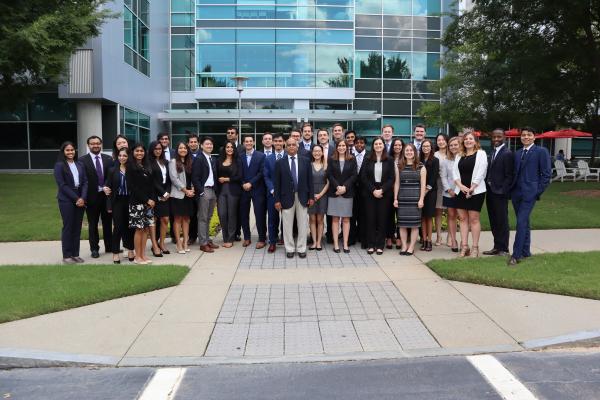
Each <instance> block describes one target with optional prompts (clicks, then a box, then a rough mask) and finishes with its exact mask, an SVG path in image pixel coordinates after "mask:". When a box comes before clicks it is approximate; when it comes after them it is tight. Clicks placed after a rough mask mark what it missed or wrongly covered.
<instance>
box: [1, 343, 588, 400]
mask: <svg viewBox="0 0 600 400" xmlns="http://www.w3.org/2000/svg"><path fill="white" fill-rule="evenodd" d="M474 358H477V357H474ZM483 358H484V359H485V360H483V361H488V362H490V361H491V362H492V364H493V363H497V368H496V367H493V368H496V369H493V368H492V369H490V370H489V371H491V372H490V374H491V375H488V376H487V378H486V377H484V375H485V373H484V372H485V367H483V370H482V369H481V368H480V367H478V366H477V365H476V363H474V362H473V361H472V359H469V358H467V357H458V356H456V357H432V358H416V359H397V360H389V361H370V362H365V361H361V362H339V363H295V364H254V365H211V366H197V367H187V368H168V369H160V368H76V367H70V368H30V369H12V370H0V399H2V400H3V399H11V400H13V399H14V400H17V399H18V400H21V399H27V400H29V399H44V400H54V399H56V400H58V399H60V400H70V399H73V400H82V399H85V400H95V399H103V400H106V399H123V400H133V399H142V400H146V399H176V400H188V399H189V400H191V399H194V400H196V399H203V400H204V399H248V400H250V399H344V400H352V399H427V400H432V399H436V400H437V399H440V400H442V399H461V400H470V399H473V400H475V399H477V400H485V399H502V398H507V399H513V398H514V399H517V398H518V399H552V400H554V399H556V400H566V399H579V400H583V399H590V400H591V399H594V400H596V399H600V353H599V352H593V351H592V352H549V353H541V352H532V353H512V354H497V355H494V356H493V358H492V357H487V358H486V357H483ZM498 362H499V363H498ZM482 365H484V364H482ZM161 371H162V372H165V371H166V373H165V374H164V376H162V375H161ZM482 371H483V372H482ZM503 371H505V372H506V373H507V374H509V375H510V374H512V377H514V380H513V381H512V382H509V383H508V385H509V389H508V390H509V392H510V391H511V390H517V392H518V388H519V385H521V384H522V388H521V389H522V392H521V394H520V395H521V396H522V395H524V396H525V397H514V396H519V394H518V393H517V392H515V393H517V394H514V393H513V395H514V396H513V395H511V394H510V393H509V394H508V395H506V393H504V397H503V395H502V393H503V392H502V385H503V384H504V385H506V383H507V382H506V379H505V380H504V381H503V380H502V376H501V374H500V375H498V376H499V377H500V378H499V379H498V380H497V381H496V378H495V376H496V375H495V374H496V373H503ZM490 376H491V378H490ZM170 379H173V381H170ZM175 379H178V380H177V382H176V383H175V384H174V382H175ZM488 379H489V381H488ZM515 381H516V382H515ZM498 382H499V383H498ZM519 382H520V383H519ZM510 385H512V386H510ZM498 387H500V389H498ZM165 388H166V389H165ZM515 388H517V389H515ZM161 391H162V392H161ZM163 392H164V393H163ZM523 392H525V393H523ZM161 393H162V394H161ZM511 396H513V397H511ZM528 396H531V397H528Z"/></svg>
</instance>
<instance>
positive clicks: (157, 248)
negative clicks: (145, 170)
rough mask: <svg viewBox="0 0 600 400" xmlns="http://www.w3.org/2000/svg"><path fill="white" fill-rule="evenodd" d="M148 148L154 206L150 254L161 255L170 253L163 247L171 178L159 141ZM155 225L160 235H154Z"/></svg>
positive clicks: (168, 213)
mask: <svg viewBox="0 0 600 400" xmlns="http://www.w3.org/2000/svg"><path fill="white" fill-rule="evenodd" d="M149 149H150V150H151V153H150V162H149V163H148V164H149V166H150V169H151V171H152V181H153V183H154V193H155V198H154V201H155V202H156V206H155V207H154V225H153V226H152V227H151V228H150V230H151V235H150V238H151V240H152V255H154V257H162V256H163V254H170V253H169V250H167V249H166V247H165V236H167V228H168V227H169V215H170V214H171V209H170V207H169V197H170V195H171V178H170V177H169V171H168V162H167V159H166V158H165V153H164V151H163V147H162V145H161V144H160V142H158V141H156V142H151V143H150V146H149ZM156 227H158V228H159V233H160V236H158V237H157V236H156Z"/></svg>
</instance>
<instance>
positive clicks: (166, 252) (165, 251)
mask: <svg viewBox="0 0 600 400" xmlns="http://www.w3.org/2000/svg"><path fill="white" fill-rule="evenodd" d="M161 251H162V253H163V254H171V252H170V251H169V250H161Z"/></svg>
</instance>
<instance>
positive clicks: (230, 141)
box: [219, 140, 237, 162]
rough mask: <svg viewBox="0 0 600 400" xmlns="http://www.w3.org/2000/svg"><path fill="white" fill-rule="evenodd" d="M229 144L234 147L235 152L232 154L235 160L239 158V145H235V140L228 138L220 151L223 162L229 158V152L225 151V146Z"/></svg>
mask: <svg viewBox="0 0 600 400" xmlns="http://www.w3.org/2000/svg"><path fill="white" fill-rule="evenodd" d="M228 144H231V146H232V147H233V154H232V155H231V156H232V159H233V161H235V160H236V159H237V147H235V142H234V141H232V140H227V141H226V142H225V144H224V145H223V147H221V151H220V152H219V158H220V160H221V162H223V161H225V160H226V159H227V153H226V152H225V148H226V147H227V145H228Z"/></svg>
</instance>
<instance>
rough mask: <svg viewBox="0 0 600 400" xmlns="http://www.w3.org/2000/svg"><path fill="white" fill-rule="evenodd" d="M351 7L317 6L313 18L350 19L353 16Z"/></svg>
mask: <svg viewBox="0 0 600 400" xmlns="http://www.w3.org/2000/svg"><path fill="white" fill-rule="evenodd" d="M352 11H353V9H352V8H350V7H317V8H316V11H315V19H318V20H321V19H322V20H334V21H350V20H352V19H353V18H354V13H353V12H352Z"/></svg>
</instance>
